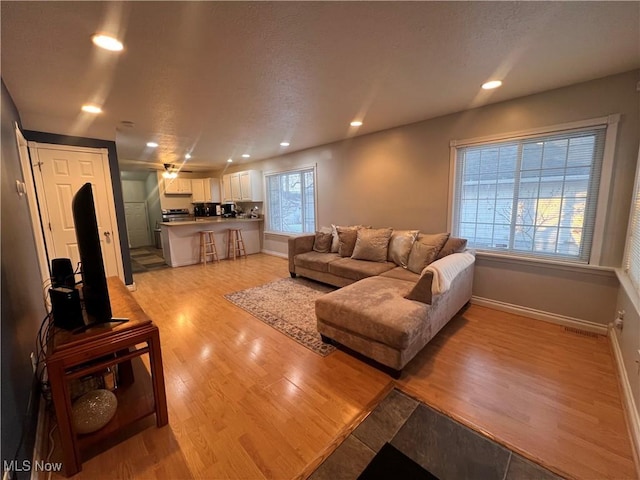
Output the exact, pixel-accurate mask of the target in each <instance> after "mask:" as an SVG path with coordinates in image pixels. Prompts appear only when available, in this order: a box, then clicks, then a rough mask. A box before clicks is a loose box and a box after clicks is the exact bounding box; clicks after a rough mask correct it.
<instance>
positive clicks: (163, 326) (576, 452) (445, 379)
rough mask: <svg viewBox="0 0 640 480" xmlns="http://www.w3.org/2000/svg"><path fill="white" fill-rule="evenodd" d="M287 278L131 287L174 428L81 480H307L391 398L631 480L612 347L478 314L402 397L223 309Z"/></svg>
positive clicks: (227, 272) (172, 276) (562, 465)
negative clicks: (148, 327) (158, 350)
mask: <svg viewBox="0 0 640 480" xmlns="http://www.w3.org/2000/svg"><path fill="white" fill-rule="evenodd" d="M287 276H288V265H287V261H286V260H284V259H281V258H277V257H272V256H267V255H262V254H258V255H251V256H249V258H248V259H242V260H236V261H235V262H234V261H226V260H225V261H222V262H220V263H219V264H213V265H208V266H207V267H203V266H202V265H194V266H190V267H182V268H169V269H164V270H157V271H153V272H146V273H142V274H138V275H135V277H134V279H135V282H136V285H137V287H138V289H137V291H136V292H134V296H135V298H136V299H137V300H138V302H139V303H140V305H141V306H142V308H143V309H144V310H145V311H146V312H147V313H148V314H149V316H150V317H151V318H152V319H153V320H154V322H155V323H156V324H157V325H158V327H159V328H160V338H161V343H162V349H163V361H164V370H165V382H166V389H167V402H168V409H169V425H168V426H166V427H164V428H161V429H158V428H155V427H151V428H148V429H145V430H143V431H141V432H140V433H138V434H137V435H135V436H134V437H131V438H129V439H127V440H125V441H124V442H122V443H120V444H118V445H116V446H114V447H113V448H111V449H109V450H107V451H105V452H104V453H101V454H100V455H98V456H96V457H94V458H92V459H90V460H88V461H86V462H85V463H84V464H83V471H82V472H80V473H79V474H78V475H77V476H75V477H74V479H78V480H83V479H94V478H114V477H115V478H132V479H147V478H158V479H167V478H172V479H173V478H180V479H183V478H216V479H226V478H228V479H241V478H242V479H247V478H250V479H257V480H262V479H285V478H306V477H307V476H308V475H309V474H310V473H311V472H313V470H314V469H315V468H316V467H317V466H318V465H319V464H320V463H321V461H322V460H323V459H324V458H326V457H327V456H328V455H329V454H330V453H331V452H332V451H333V450H334V449H335V448H336V446H337V445H339V443H340V442H341V441H342V440H343V439H344V438H345V437H346V436H347V435H348V434H349V433H350V432H351V431H352V430H353V429H354V428H355V427H356V426H357V425H358V424H359V423H360V422H361V421H362V420H363V419H364V418H365V417H366V415H368V413H369V412H370V411H371V410H373V408H375V406H376V405H377V403H378V402H379V401H381V399H382V398H384V396H385V395H386V394H387V393H388V392H389V391H390V389H391V388H393V387H394V386H397V387H398V388H400V389H401V390H403V391H405V392H406V393H408V394H409V395H411V396H413V397H415V398H417V399H419V400H421V401H424V402H425V403H427V404H429V405H431V406H432V407H433V408H435V409H437V410H439V411H441V412H443V413H445V414H447V415H449V416H451V417H453V418H455V419H456V420H459V421H461V422H462V423H465V424H466V425H468V426H470V427H472V428H474V429H476V430H478V431H480V432H483V433H485V434H487V435H488V436H490V437H491V438H493V439H495V440H496V441H498V442H500V443H502V444H504V445H506V446H507V447H509V448H512V449H514V450H515V451H517V452H519V453H521V454H523V455H525V456H526V457H528V458H531V459H533V460H535V461H538V462H540V463H542V464H543V465H545V466H546V467H547V468H550V469H552V470H553V471H555V472H558V473H560V474H562V475H564V476H567V477H569V478H585V479H594V478H622V479H626V478H635V476H636V471H635V469H634V465H633V460H632V456H631V445H630V441H629V437H628V433H627V429H626V426H625V423H624V417H623V410H622V404H621V401H620V395H619V391H618V385H617V379H616V375H615V371H614V366H613V360H612V356H611V352H610V350H609V346H608V342H607V339H606V338H604V337H590V336H583V335H578V334H575V333H571V332H567V331H565V330H564V329H563V328H562V327H559V326H556V325H551V324H547V323H544V322H540V321H536V320H532V319H528V318H524V317H519V316H516V315H512V314H507V313H504V312H497V311H494V310H491V309H488V308H485V307H479V306H476V305H472V306H470V307H469V308H467V309H466V310H465V311H464V312H463V313H462V314H461V315H459V316H458V317H456V318H455V319H454V320H452V321H451V322H450V323H449V324H448V325H447V326H446V327H445V328H444V329H443V330H442V331H441V332H440V333H439V334H438V335H437V336H436V338H434V339H433V340H432V341H431V342H430V343H429V344H428V345H427V347H426V348H425V349H424V350H423V351H422V352H421V353H420V354H419V355H418V356H417V357H416V358H415V359H414V361H412V362H411V363H410V364H409V365H408V366H407V368H406V369H405V372H404V373H403V375H402V377H401V379H400V380H398V381H397V382H395V381H393V380H392V379H391V378H390V377H389V376H387V375H386V374H384V373H382V372H380V371H379V370H377V369H375V368H373V367H371V366H370V365H367V364H365V363H363V362H361V361H360V360H358V359H356V358H354V357H352V356H350V355H348V354H346V353H344V352H342V351H337V352H334V353H333V354H331V355H329V356H328V357H320V356H319V355H316V354H314V353H313V352H311V351H310V350H308V349H306V348H304V347H303V346H301V345H299V344H298V343H296V342H295V341H293V340H291V339H290V338H288V337H287V336H285V335H283V334H282V333H280V332H278V331H277V330H275V329H273V328H271V327H270V326H268V325H266V324H264V323H263V322H261V321H260V320H258V319H256V318H255V317H253V316H252V315H250V314H249V313H247V312H245V311H244V310H242V309H240V308H238V307H236V306H235V305H233V304H232V303H230V302H228V301H227V300H225V299H224V297H223V296H224V294H226V293H231V292H234V291H238V290H242V289H245V288H250V287H253V286H257V285H261V284H264V283H267V282H270V281H273V280H276V279H279V278H284V277H287Z"/></svg>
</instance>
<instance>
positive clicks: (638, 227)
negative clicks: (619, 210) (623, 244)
mask: <svg viewBox="0 0 640 480" xmlns="http://www.w3.org/2000/svg"><path fill="white" fill-rule="evenodd" d="M625 271H626V272H627V274H628V275H629V277H630V278H631V283H632V284H633V287H634V289H635V290H636V292H637V293H638V295H639V296H640V152H639V153H638V166H637V167H636V183H635V188H634V192H633V203H632V205H631V218H630V220H629V234H628V238H627V253H626V256H625Z"/></svg>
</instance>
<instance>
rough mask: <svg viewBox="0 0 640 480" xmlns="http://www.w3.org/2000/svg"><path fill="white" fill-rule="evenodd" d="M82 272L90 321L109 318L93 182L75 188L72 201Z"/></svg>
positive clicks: (109, 304) (108, 319) (83, 293)
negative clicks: (76, 189) (77, 188)
mask: <svg viewBox="0 0 640 480" xmlns="http://www.w3.org/2000/svg"><path fill="white" fill-rule="evenodd" d="M71 208H72V210H73V222H74V224H75V228H76V240H77V242H78V252H79V254H80V264H81V272H82V295H83V298H84V305H85V310H86V312H87V315H88V316H89V322H90V323H94V322H109V321H110V320H111V303H110V301H109V290H108V287H107V277H106V275H105V270H104V263H103V260H102V248H101V247H100V233H99V232H98V220H97V217H96V208H95V203H94V201H93V190H92V188H91V184H90V183H85V184H84V185H83V186H82V187H81V188H80V190H78V191H77V192H76V194H75V195H74V197H73V202H72V204H71Z"/></svg>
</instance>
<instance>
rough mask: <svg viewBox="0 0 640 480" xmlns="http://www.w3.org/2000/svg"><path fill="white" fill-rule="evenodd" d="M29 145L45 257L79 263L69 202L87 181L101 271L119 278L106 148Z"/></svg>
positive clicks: (117, 251)
mask: <svg viewBox="0 0 640 480" xmlns="http://www.w3.org/2000/svg"><path fill="white" fill-rule="evenodd" d="M34 146H35V148H33V147H34ZM30 147H31V148H32V151H33V152H34V153H35V155H34V156H32V157H33V158H35V159H37V163H34V167H35V166H38V167H39V168H38V170H35V172H36V174H37V173H38V171H39V172H40V177H41V182H36V183H37V189H38V193H39V196H38V203H39V204H40V206H41V212H43V215H44V216H45V225H44V227H45V239H46V242H47V250H48V252H49V259H53V258H60V257H62V258H70V259H71V262H72V264H73V265H74V267H75V265H77V263H78V262H79V260H80V257H79V255H78V247H77V243H76V234H75V226H74V224H73V214H72V210H71V202H72V200H73V196H74V195H75V193H76V192H77V191H78V190H79V189H80V187H81V186H82V185H84V184H85V183H87V182H89V183H91V185H92V186H93V196H94V202H95V207H96V218H97V221H98V232H99V235H100V244H101V246H102V257H103V260H104V266H105V272H106V274H107V276H119V277H121V278H122V264H121V260H120V257H119V256H120V246H119V243H118V242H119V236H118V229H117V225H116V218H115V205H114V201H113V190H112V187H111V178H110V176H109V167H108V165H109V164H108V157H107V153H106V150H103V149H89V148H75V147H61V146H54V145H47V146H42V145H40V144H35V145H33V146H32V145H31V144H30ZM38 187H39V188H38Z"/></svg>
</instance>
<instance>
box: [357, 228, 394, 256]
mask: <svg viewBox="0 0 640 480" xmlns="http://www.w3.org/2000/svg"><path fill="white" fill-rule="evenodd" d="M392 232H393V230H391V229H390V228H360V229H358V230H357V237H356V245H355V247H354V248H353V254H352V255H351V258H355V259H356V260H369V261H370V262H386V261H387V252H388V249H389V239H390V238H391V233H392Z"/></svg>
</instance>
